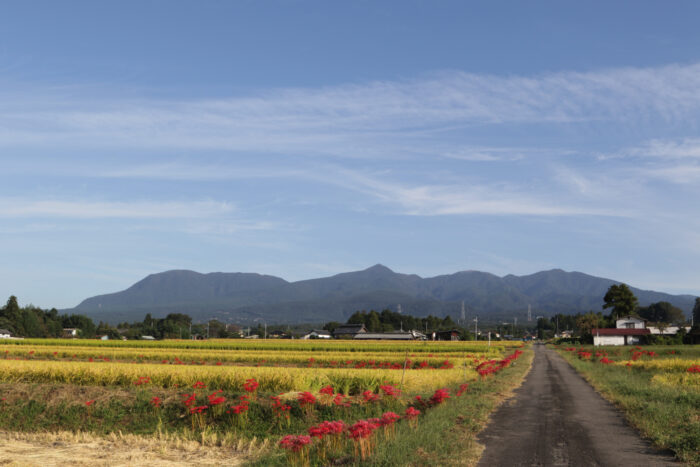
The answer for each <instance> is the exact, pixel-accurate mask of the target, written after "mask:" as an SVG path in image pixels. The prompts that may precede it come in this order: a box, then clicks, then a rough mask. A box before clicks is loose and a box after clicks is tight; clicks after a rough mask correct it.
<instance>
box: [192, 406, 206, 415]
mask: <svg viewBox="0 0 700 467" xmlns="http://www.w3.org/2000/svg"><path fill="white" fill-rule="evenodd" d="M208 408H209V406H207V405H195V406H192V407H190V413H191V414H196V413H204V412H205V411H206V410H207V409H208Z"/></svg>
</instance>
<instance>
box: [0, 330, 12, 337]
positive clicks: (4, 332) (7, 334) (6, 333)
mask: <svg viewBox="0 0 700 467" xmlns="http://www.w3.org/2000/svg"><path fill="white" fill-rule="evenodd" d="M11 337H12V333H11V332H10V331H8V330H7V329H0V339H9V338H11Z"/></svg>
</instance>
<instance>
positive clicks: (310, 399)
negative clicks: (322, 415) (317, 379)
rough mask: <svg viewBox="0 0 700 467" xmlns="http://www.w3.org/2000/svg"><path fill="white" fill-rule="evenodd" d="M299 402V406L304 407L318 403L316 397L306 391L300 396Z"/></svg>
mask: <svg viewBox="0 0 700 467" xmlns="http://www.w3.org/2000/svg"><path fill="white" fill-rule="evenodd" d="M297 400H298V401H299V405H301V406H302V407H304V406H305V405H313V404H315V403H316V396H314V395H313V394H311V393H310V392H308V391H304V392H302V393H300V394H299V398H298V399H297Z"/></svg>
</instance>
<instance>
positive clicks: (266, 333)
mask: <svg viewBox="0 0 700 467" xmlns="http://www.w3.org/2000/svg"><path fill="white" fill-rule="evenodd" d="M264 323H265V339H267V321H264Z"/></svg>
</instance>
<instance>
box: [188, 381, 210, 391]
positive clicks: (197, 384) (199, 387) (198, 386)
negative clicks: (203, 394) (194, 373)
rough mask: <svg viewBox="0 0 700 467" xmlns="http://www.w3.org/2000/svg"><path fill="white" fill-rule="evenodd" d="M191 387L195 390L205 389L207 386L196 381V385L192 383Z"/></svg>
mask: <svg viewBox="0 0 700 467" xmlns="http://www.w3.org/2000/svg"><path fill="white" fill-rule="evenodd" d="M192 387H193V388H195V389H204V388H206V387H207V385H206V384H204V383H203V382H201V381H197V382H196V383H194V385H192Z"/></svg>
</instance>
